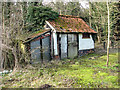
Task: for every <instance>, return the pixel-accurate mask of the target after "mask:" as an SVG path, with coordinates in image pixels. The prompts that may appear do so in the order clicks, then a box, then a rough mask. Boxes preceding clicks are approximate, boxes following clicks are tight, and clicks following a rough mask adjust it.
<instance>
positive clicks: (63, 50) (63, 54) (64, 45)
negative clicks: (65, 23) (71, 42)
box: [61, 34, 67, 59]
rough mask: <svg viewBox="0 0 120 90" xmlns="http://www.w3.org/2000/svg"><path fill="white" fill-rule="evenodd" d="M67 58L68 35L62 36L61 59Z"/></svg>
mask: <svg viewBox="0 0 120 90" xmlns="http://www.w3.org/2000/svg"><path fill="white" fill-rule="evenodd" d="M65 58H67V34H61V59H65Z"/></svg>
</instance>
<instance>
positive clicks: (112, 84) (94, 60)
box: [3, 53, 119, 88]
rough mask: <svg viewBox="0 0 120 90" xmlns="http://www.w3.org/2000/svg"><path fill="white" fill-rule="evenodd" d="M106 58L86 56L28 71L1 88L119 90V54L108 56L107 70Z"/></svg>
mask: <svg viewBox="0 0 120 90" xmlns="http://www.w3.org/2000/svg"><path fill="white" fill-rule="evenodd" d="M106 58H107V56H106V55H103V56H101V55H98V54H89V55H86V56H83V57H80V58H77V59H65V60H56V61H51V62H49V63H47V64H44V65H42V66H41V65H36V66H37V67H35V66H34V68H33V67H32V68H31V67H27V69H25V68H24V69H21V70H17V71H14V72H12V73H10V74H8V75H6V76H4V78H3V83H4V85H3V87H6V88H7V87H9V88H16V87H17V88H19V87H24V88H25V87H26V88H28V87H35V88H39V87H40V86H41V85H43V84H49V85H52V86H53V87H55V88H68V87H69V88H72V87H75V88H119V86H118V67H119V65H118V53H114V54H110V61H109V67H106Z"/></svg>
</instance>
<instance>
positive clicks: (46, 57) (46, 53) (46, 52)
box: [42, 36, 50, 62]
mask: <svg viewBox="0 0 120 90" xmlns="http://www.w3.org/2000/svg"><path fill="white" fill-rule="evenodd" d="M42 50H43V61H44V62H46V61H50V36H47V37H45V38H43V39H42Z"/></svg>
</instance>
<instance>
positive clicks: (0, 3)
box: [0, 2, 2, 68]
mask: <svg viewBox="0 0 120 90" xmlns="http://www.w3.org/2000/svg"><path fill="white" fill-rule="evenodd" d="M1 45H2V2H0V68H2V67H1V60H2V46H1Z"/></svg>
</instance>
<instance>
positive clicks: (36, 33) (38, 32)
mask: <svg viewBox="0 0 120 90" xmlns="http://www.w3.org/2000/svg"><path fill="white" fill-rule="evenodd" d="M48 32H50V29H43V30H40V31H37V32H35V33H32V34H31V35H29V36H28V38H27V39H26V40H25V41H24V43H27V42H30V41H32V40H34V39H36V38H38V37H39V36H41V35H43V34H46V33H48Z"/></svg>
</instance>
